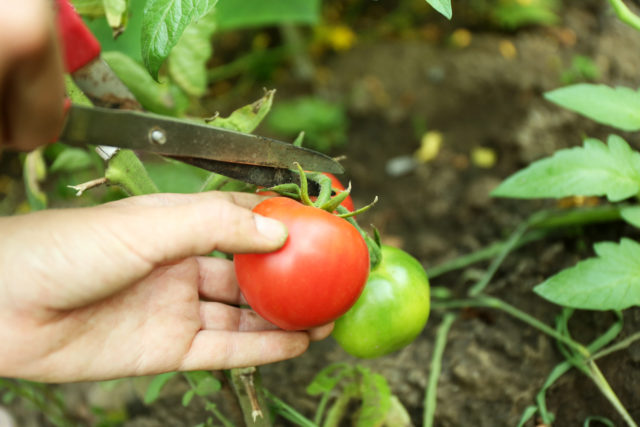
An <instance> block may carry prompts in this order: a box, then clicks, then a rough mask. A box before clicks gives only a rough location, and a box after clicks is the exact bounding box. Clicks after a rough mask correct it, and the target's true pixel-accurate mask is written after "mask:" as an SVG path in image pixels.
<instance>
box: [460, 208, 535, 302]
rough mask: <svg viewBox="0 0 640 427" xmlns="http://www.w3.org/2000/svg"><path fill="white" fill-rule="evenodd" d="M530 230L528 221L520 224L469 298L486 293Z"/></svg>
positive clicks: (474, 286)
mask: <svg viewBox="0 0 640 427" xmlns="http://www.w3.org/2000/svg"><path fill="white" fill-rule="evenodd" d="M528 228H529V222H528V221H527V222H524V223H522V224H520V226H519V227H518V228H517V229H516V231H514V232H513V234H511V237H509V239H508V240H507V241H506V242H504V244H503V245H501V246H502V248H501V251H500V253H499V254H498V256H497V257H496V258H494V260H493V261H492V262H491V265H490V266H489V269H488V270H487V272H486V273H485V274H484V276H483V277H482V279H481V280H480V281H478V282H477V283H476V284H475V285H473V286H472V287H471V288H470V289H469V292H468V294H469V296H472V297H474V296H477V295H479V294H480V293H481V292H482V291H484V288H486V287H487V285H488V284H489V282H490V281H491V279H492V278H493V276H494V274H496V271H498V268H500V265H502V263H503V261H504V260H505V258H506V257H507V255H509V252H511V251H513V249H514V248H515V247H516V245H517V244H518V242H519V241H520V240H521V239H522V236H524V233H525V232H526V231H527V229H528Z"/></svg>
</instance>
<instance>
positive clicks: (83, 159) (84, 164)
mask: <svg viewBox="0 0 640 427" xmlns="http://www.w3.org/2000/svg"><path fill="white" fill-rule="evenodd" d="M93 164H94V163H93V158H92V157H91V155H90V154H89V153H88V152H87V150H84V149H82V148H72V147H68V148H66V149H64V150H63V151H62V152H61V153H60V154H59V155H58V156H57V157H56V159H55V160H54V161H53V163H52V164H51V166H50V167H49V171H50V172H76V171H79V170H83V169H87V168H89V167H91V166H93Z"/></svg>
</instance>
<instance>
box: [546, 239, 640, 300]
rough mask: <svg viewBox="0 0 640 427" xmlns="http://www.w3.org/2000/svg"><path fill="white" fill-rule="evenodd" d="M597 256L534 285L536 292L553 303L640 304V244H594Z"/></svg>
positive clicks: (622, 242)
mask: <svg viewBox="0 0 640 427" xmlns="http://www.w3.org/2000/svg"><path fill="white" fill-rule="evenodd" d="M594 250H595V252H596V254H597V255H598V257H597V258H591V259H588V260H585V261H581V262H580V263H578V264H577V265H576V266H575V267H572V268H569V269H566V270H564V271H562V272H560V273H558V274H556V275H555V276H553V277H551V278H549V279H547V280H546V281H545V282H543V283H541V284H540V285H538V286H536V288H535V289H534V290H535V292H536V293H537V294H538V295H540V296H542V297H544V298H545V299H548V300H549V301H552V302H554V303H556V304H560V305H564V306H567V307H574V308H582V309H588V310H623V309H625V308H628V307H631V306H634V305H640V244H638V243H637V242H634V241H633V240H630V239H626V238H625V239H622V240H621V242H620V244H616V243H613V242H601V243H596V244H595V245H594Z"/></svg>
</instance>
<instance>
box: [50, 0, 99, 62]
mask: <svg viewBox="0 0 640 427" xmlns="http://www.w3.org/2000/svg"><path fill="white" fill-rule="evenodd" d="M56 3H57V5H58V14H57V15H58V32H59V34H60V41H61V42H62V51H63V52H62V54H63V55H62V56H63V59H64V65H65V68H66V70H67V72H69V73H73V72H75V71H77V70H78V69H80V68H82V67H84V66H85V65H87V64H88V63H89V62H91V61H92V60H94V59H95V58H97V57H98V56H99V55H100V43H99V42H98V40H97V39H96V38H95V37H94V36H93V34H91V31H89V29H88V28H87V27H86V25H85V24H84V22H82V18H80V15H78V14H77V13H76V11H75V9H74V8H73V6H72V5H71V2H70V1H69V0H56Z"/></svg>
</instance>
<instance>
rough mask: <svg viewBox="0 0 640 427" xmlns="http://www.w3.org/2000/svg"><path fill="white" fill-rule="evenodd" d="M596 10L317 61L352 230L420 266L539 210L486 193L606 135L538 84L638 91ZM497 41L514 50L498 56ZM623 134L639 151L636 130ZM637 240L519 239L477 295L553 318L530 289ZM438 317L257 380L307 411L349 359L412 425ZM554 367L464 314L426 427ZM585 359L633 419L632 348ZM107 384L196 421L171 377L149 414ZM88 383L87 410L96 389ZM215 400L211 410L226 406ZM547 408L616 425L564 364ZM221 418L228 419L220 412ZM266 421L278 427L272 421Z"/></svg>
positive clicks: (494, 413)
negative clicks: (383, 382) (389, 345)
mask: <svg viewBox="0 0 640 427" xmlns="http://www.w3.org/2000/svg"><path fill="white" fill-rule="evenodd" d="M599 3H606V2H597V1H569V2H566V3H565V6H564V9H563V14H562V21H561V24H560V25H558V26H555V27H552V28H539V27H538V28H525V29H520V30H519V31H517V32H512V33H506V32H499V31H496V30H487V31H476V30H474V31H472V33H471V34H472V38H471V41H470V44H469V45H468V46H466V47H455V46H452V45H450V44H448V43H446V42H441V43H432V42H425V41H424V40H420V39H415V40H406V39H398V40H393V39H388V40H385V41H380V40H375V41H374V42H367V41H366V40H365V41H362V42H360V43H358V44H357V45H356V46H355V47H354V48H353V49H351V50H348V51H345V52H342V53H340V54H335V55H333V56H330V57H327V58H326V60H325V62H324V63H323V64H322V67H323V68H324V69H325V70H326V72H325V75H326V76H325V77H326V78H325V79H323V81H322V82H318V83H316V84H314V85H313V86H312V87H311V88H307V89H308V90H311V91H313V92H315V93H316V94H318V95H320V96H322V97H325V98H326V99H329V100H334V101H339V102H342V103H344V105H346V106H347V110H348V113H349V119H350V125H349V133H348V140H349V142H348V145H347V146H346V149H345V150H346V155H347V159H346V160H345V161H344V165H345V167H346V170H347V171H348V173H347V176H346V178H347V179H350V180H351V182H352V184H353V188H354V191H353V197H354V201H355V202H356V205H364V204H367V203H369V202H370V201H371V200H372V199H373V198H374V196H376V195H377V196H379V197H380V201H379V203H378V204H377V205H376V206H375V208H374V209H373V210H372V211H370V212H368V213H366V214H364V215H363V216H362V217H361V224H368V223H372V224H375V226H376V227H378V228H379V230H380V231H381V233H382V236H383V240H384V241H387V242H389V243H392V244H394V245H397V246H400V247H402V248H403V249H405V250H407V251H408V252H410V253H412V254H413V255H414V256H415V257H416V258H418V259H419V260H420V261H421V262H422V264H423V265H424V266H425V267H426V268H430V267H433V266H436V265H438V264H440V263H442V262H445V261H448V260H451V259H454V258H456V257H458V256H461V255H464V254H468V253H471V252H473V251H476V250H478V249H480V248H482V247H485V246H487V245H489V244H491V243H494V242H496V241H499V240H503V239H504V238H505V237H507V236H508V235H509V233H511V232H512V231H513V230H514V229H515V228H516V227H517V226H518V224H520V222H521V221H523V220H524V219H525V218H526V217H527V216H528V215H529V214H531V213H532V212H534V211H536V210H538V209H540V208H541V207H544V206H548V205H549V202H544V201H512V200H496V199H492V198H491V197H490V196H489V192H490V191H491V189H492V188H494V187H495V186H496V185H497V184H498V183H499V182H500V181H501V180H502V179H504V178H505V177H507V176H508V175H509V174H511V173H513V172H515V171H516V170H518V169H520V168H522V167H524V166H525V165H527V164H529V163H530V162H531V161H533V160H535V159H538V158H540V157H543V156H546V155H549V154H551V153H552V152H554V151H555V150H557V149H559V148H564V147H569V146H576V145H580V144H581V143H582V138H583V136H585V135H588V136H591V137H597V138H600V139H603V138H606V136H607V135H608V134H609V133H612V132H614V130H613V129H611V128H606V127H604V126H600V125H597V124H595V123H593V122H591V121H589V120H587V119H584V118H581V117H579V116H578V115H576V114H573V113H571V112H569V111H566V110H563V109H561V108H559V107H557V106H555V105H553V104H551V103H550V102H547V101H545V100H544V98H543V93H544V92H545V91H548V90H551V89H554V88H556V87H559V86H561V85H562V82H561V74H562V71H563V70H566V69H567V68H568V67H569V66H570V64H571V60H572V58H573V57H574V56H575V55H577V54H580V55H586V56H589V57H590V58H592V59H593V60H594V61H595V63H596V65H597V67H598V69H599V71H600V77H599V79H598V81H599V82H602V83H607V84H611V85H626V86H630V87H634V88H635V87H637V86H638V81H639V79H640V56H639V55H638V54H637V52H638V51H639V49H640V35H639V34H638V33H637V32H635V31H633V30H632V29H630V28H628V27H626V26H625V25H624V24H622V23H620V22H619V21H618V20H617V19H616V18H615V16H613V15H612V13H611V12H610V11H609V10H608V9H607V8H606V7H601V6H600V5H599ZM454 23H455V24H456V25H463V24H464V22H463V23H460V22H456V21H454ZM445 27H446V26H445ZM445 30H447V28H445ZM509 44H511V46H512V47H513V48H515V49H514V50H509V49H510V48H509V49H508V50H507V54H505V53H504V52H505V51H504V46H509ZM501 46H503V53H501ZM514 51H515V54H512V53H509V52H514ZM277 88H278V91H279V92H278V97H279V98H278V99H283V98H287V97H288V96H293V95H295V94H299V93H300V87H299V86H296V85H291V87H288V86H287V85H286V84H285V85H282V86H280V85H279V86H278V87H277ZM416 123H425V124H426V128H427V129H428V130H430V131H437V132H439V133H441V135H442V137H443V144H442V147H441V149H440V151H439V153H438V155H437V156H436V157H435V158H434V159H433V160H431V161H429V162H427V163H424V164H419V165H417V167H415V168H414V169H412V170H410V171H407V172H406V173H404V174H400V175H397V176H391V175H389V174H388V173H387V169H386V168H387V166H388V163H389V160H391V159H394V158H397V157H400V156H410V155H412V154H413V153H414V152H415V151H416V150H417V149H418V148H419V146H420V136H421V134H420V133H416ZM622 135H623V136H624V137H625V138H626V139H627V140H628V141H629V142H630V143H632V144H633V145H634V146H635V147H636V148H640V145H639V144H640V139H639V138H638V137H637V136H634V135H629V134H622ZM480 147H481V148H487V149H489V150H491V152H493V153H494V154H495V156H496V159H497V160H496V162H495V164H492V165H491V166H490V167H481V166H479V165H477V164H476V163H474V161H473V158H472V153H473V151H474V149H476V148H480ZM345 150H342V151H341V153H342V152H344V151H345ZM336 154H338V153H336ZM634 234H635V235H637V234H638V233H637V232H635V231H634V230H632V229H630V228H629V227H627V226H625V225H623V224H607V225H598V226H590V227H586V228H584V229H583V230H581V231H580V232H579V233H577V234H574V235H572V236H564V237H562V236H560V237H556V238H549V239H546V240H543V241H538V242H535V243H532V244H529V245H527V246H525V247H523V248H521V249H519V250H517V251H515V252H513V253H512V254H510V255H509V256H508V257H507V258H506V260H505V262H504V264H503V265H502V267H501V268H500V269H499V271H498V272H497V274H496V276H495V277H494V279H493V280H492V282H491V283H490V284H489V286H488V288H487V293H489V294H491V295H493V296H496V297H499V298H501V299H503V300H505V301H506V302H508V303H510V304H512V305H514V306H516V307H518V308H519V309H521V310H523V311H525V312H527V313H529V314H531V315H533V316H535V317H536V318H538V319H540V320H542V321H543V322H545V323H547V324H549V325H553V324H554V319H555V318H556V316H557V315H558V314H560V310H561V309H560V308H559V307H558V306H555V305H552V304H550V303H548V302H546V301H544V300H542V299H541V298H539V297H537V296H536V295H535V294H534V293H533V292H532V288H533V287H534V286H535V285H536V284H538V283H540V282H541V281H542V280H543V279H544V278H546V277H549V276H550V275H552V274H554V273H556V272H558V271H559V270H561V269H562V268H565V267H568V266H571V265H574V264H575V263H576V262H577V261H578V260H580V259H584V258H586V257H588V256H590V255H592V249H591V248H592V244H593V243H594V242H597V241H602V240H619V239H620V237H622V236H625V235H634ZM487 265H488V264H487V263H486V262H483V263H478V264H474V265H472V266H470V267H468V268H466V269H463V270H457V271H454V272H451V273H448V274H444V275H441V276H438V277H435V278H433V279H432V286H439V287H447V288H450V289H451V290H452V291H453V292H454V293H456V294H459V295H464V292H465V290H466V289H467V288H468V287H469V286H470V285H471V284H473V281H474V278H477V277H478V274H479V273H482V272H483V271H484V270H485V269H486V268H487ZM441 319H442V312H440V311H437V310H436V311H434V312H433V313H432V315H431V318H430V320H429V323H428V325H427V327H426V328H425V330H424V332H423V333H422V335H421V336H420V337H419V338H418V339H417V340H416V341H415V342H414V343H413V344H412V345H410V346H408V347H406V348H405V349H403V350H401V351H399V352H397V353H394V354H392V355H389V356H386V357H382V358H379V359H375V360H367V361H362V360H356V359H355V358H352V357H350V356H348V355H347V354H346V353H345V352H344V351H343V350H342V349H341V348H340V347H339V346H338V345H337V344H336V343H335V342H334V341H333V340H331V339H328V340H325V341H323V342H319V343H314V344H312V346H311V348H310V349H309V350H308V351H307V353H305V354H304V355H303V356H301V357H299V358H297V359H294V360H290V361H286V362H281V363H277V364H273V365H270V366H265V367H263V368H261V372H262V377H263V383H264V385H265V386H266V388H267V389H269V390H270V391H271V392H272V393H274V394H275V395H277V396H279V397H280V398H282V399H283V400H284V401H286V402H287V403H289V404H290V405H291V406H293V407H294V408H296V409H297V410H298V411H300V412H301V413H303V414H304V415H307V416H310V417H311V416H312V414H313V412H314V410H315V408H316V407H317V405H318V399H317V398H315V397H311V396H308V395H307V394H306V393H305V387H306V386H307V385H308V383H309V382H310V380H311V378H313V376H314V375H315V374H316V373H317V372H318V371H319V370H320V369H322V368H324V367H326V366H327V365H329V364H330V363H332V362H339V361H348V362H353V363H361V364H363V365H365V366H367V367H369V368H370V369H371V370H373V371H374V372H377V373H380V374H382V375H383V376H384V377H385V378H386V379H387V380H388V382H389V385H390V387H391V390H392V392H393V393H394V394H396V395H397V396H398V397H399V399H400V401H401V402H402V403H403V404H404V405H405V407H406V408H407V410H408V411H409V413H410V415H411V418H412V422H413V424H414V425H422V412H423V406H424V405H423V400H424V393H425V391H424V390H425V386H426V383H427V379H428V377H429V375H430V372H429V364H430V360H431V355H432V352H433V346H434V339H435V335H436V332H437V328H438V325H439V324H440V322H441ZM624 319H625V324H624V330H623V332H622V333H621V335H620V336H621V337H624V336H628V335H630V334H631V333H633V332H635V331H638V330H640V309H638V308H632V309H629V310H627V311H626V312H625V314H624ZM614 320H615V316H614V315H613V314H610V313H594V312H581V311H580V312H576V313H575V314H574V316H573V318H572V321H571V328H572V333H573V335H574V337H576V338H577V339H579V340H580V341H581V342H585V343H587V342H589V341H590V340H592V339H594V338H595V337H596V336H598V334H599V333H602V332H604V331H605V330H606V329H607V327H608V326H609V325H610V324H611V323H612V322H613V321H614ZM563 360H564V358H563V356H562V354H561V353H560V351H559V350H558V348H557V346H556V344H555V342H554V341H553V340H552V339H550V338H549V337H547V336H546V335H543V334H541V333H540V332H539V331H537V330H535V329H532V328H531V327H529V326H526V325H525V324H523V323H521V322H520V321H518V320H516V319H514V318H513V317H511V316H509V315H507V314H505V313H502V312H498V311H492V310H489V309H474V310H466V311H463V312H462V313H461V316H459V317H458V319H457V320H456V321H455V323H454V324H453V326H452V329H451V331H450V334H449V337H448V341H447V346H446V350H445V353H444V360H443V364H442V371H441V376H440V381H439V387H438V397H437V411H436V417H435V425H436V426H441V427H449V426H474V427H484V426H487V427H496V426H515V425H517V423H518V420H519V419H520V417H521V415H522V413H523V412H524V410H525V408H527V407H528V406H529V405H532V404H534V403H535V399H536V394H537V393H538V392H539V390H540V389H541V387H542V385H543V383H544V381H545V380H546V378H547V376H548V375H549V373H550V372H551V371H552V369H553V368H554V367H555V366H556V365H557V364H558V363H560V362H562V361H563ZM598 365H599V366H600V368H601V370H602V371H603V373H604V375H605V377H606V378H607V379H608V380H609V382H610V384H611V386H612V388H613V389H614V390H615V391H616V393H617V394H618V396H619V398H620V400H621V401H622V403H623V404H624V405H625V406H626V408H627V409H628V410H629V412H630V414H631V415H632V417H633V418H634V419H636V420H640V343H636V344H633V345H631V346H630V347H629V348H627V349H624V350H621V351H618V352H616V353H614V354H612V355H610V356H607V357H605V358H603V359H600V360H598ZM88 387H89V386H88ZM120 387H123V388H124V389H125V391H123V392H122V393H120V394H121V396H124V397H122V399H124V400H125V401H127V402H129V403H128V404H129V410H130V413H131V414H132V416H131V418H130V419H129V420H128V421H127V422H126V423H125V425H126V426H129V427H133V426H136V427H142V426H164V425H176V426H178V425H193V424H196V423H197V422H198V421H199V420H200V421H201V420H202V419H204V418H205V416H204V415H203V411H204V408H203V405H202V404H201V403H198V400H197V399H196V400H194V403H192V405H191V406H190V407H189V408H188V409H186V410H185V409H183V408H182V406H181V404H180V398H181V395H182V392H184V385H183V384H182V383H180V382H179V381H176V382H172V386H171V387H168V388H167V390H166V392H165V394H164V395H163V396H164V397H163V398H162V399H160V400H159V401H158V402H157V403H155V404H154V405H152V406H150V407H144V406H142V405H141V404H140V403H139V395H140V392H136V391H135V390H134V388H135V387H134V385H121V386H120ZM89 388H90V390H92V391H91V392H92V393H93V395H92V396H94V397H92V398H91V400H92V402H93V403H96V402H103V400H104V396H105V395H108V393H104V392H103V393H101V392H100V391H99V389H96V388H95V387H89ZM138 388H143V387H142V386H138ZM85 391H86V390H83V391H82V392H81V393H80V394H82V393H84V392H85ZM69 393H71V392H69ZM96 396H97V397H96ZM101 396H102V397H101ZM136 396H138V397H136ZM101 399H102V400H101ZM218 400H219V402H223V401H224V399H218ZM132 402H133V403H132ZM135 402H138V403H135ZM103 404H105V405H107V404H106V403H103ZM220 404H221V405H223V408H222V409H223V410H224V405H225V404H224V403H220ZM113 405H114V406H117V403H114V404H113ZM547 405H548V408H549V410H550V411H551V412H553V413H554V414H555V416H556V420H555V422H554V425H556V426H578V425H582V423H583V422H584V420H585V419H586V418H587V417H589V416H595V415H597V416H604V417H607V418H609V419H611V420H612V421H613V422H614V425H623V424H624V423H623V421H622V420H621V418H620V417H619V416H618V415H617V414H616V412H615V411H614V409H613V408H612V406H611V404H610V403H609V402H608V401H607V400H606V399H605V398H604V397H603V396H602V395H601V394H600V392H599V391H598V389H597V388H596V386H595V385H594V384H593V383H592V382H591V381H590V380H589V379H588V378H587V377H586V376H585V375H583V374H581V373H580V372H578V371H577V370H572V371H570V372H569V373H567V374H565V375H564V376H562V377H561V378H560V379H559V380H558V381H557V382H556V383H555V384H554V385H553V386H552V387H551V388H550V390H549V391H548V393H547ZM107 406H108V405H107ZM228 410H229V411H231V412H230V414H231V417H232V418H233V417H234V415H233V410H232V409H231V408H228ZM235 416H237V413H236V414H235ZM277 424H278V425H288V424H286V422H284V421H282V420H279V421H278V422H277ZM25 425H26V424H25ZM34 425H38V424H34ZM526 425H527V426H534V425H538V424H537V422H533V421H530V422H529V423H528V424H526ZM591 425H598V422H593V423H592V424H591Z"/></svg>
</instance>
